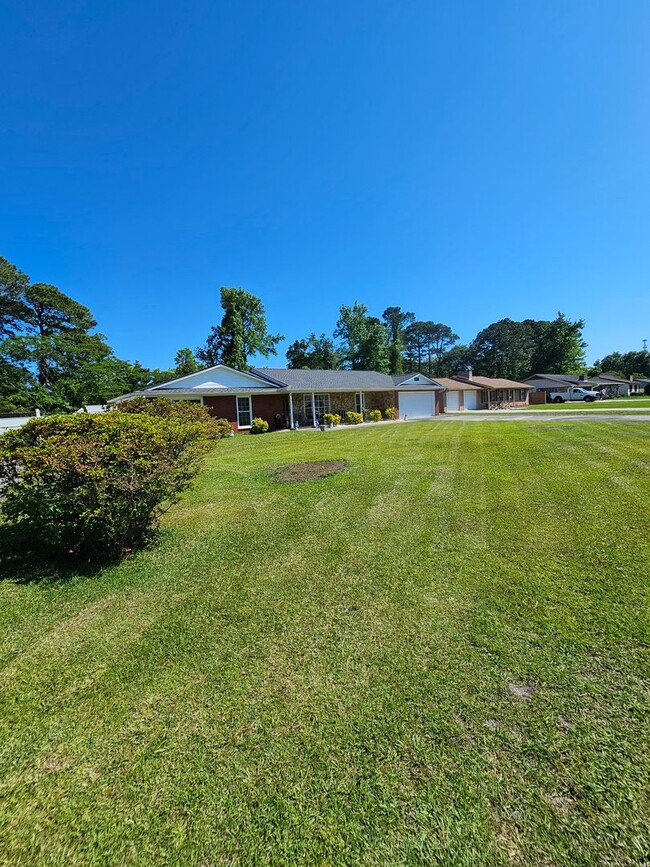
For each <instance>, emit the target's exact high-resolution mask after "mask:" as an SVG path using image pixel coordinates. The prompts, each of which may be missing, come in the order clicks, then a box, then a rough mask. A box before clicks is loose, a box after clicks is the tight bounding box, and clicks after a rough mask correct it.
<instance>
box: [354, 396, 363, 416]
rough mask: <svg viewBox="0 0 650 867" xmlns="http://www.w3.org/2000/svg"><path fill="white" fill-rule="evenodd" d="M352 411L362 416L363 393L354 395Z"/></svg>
mask: <svg viewBox="0 0 650 867" xmlns="http://www.w3.org/2000/svg"><path fill="white" fill-rule="evenodd" d="M354 411H355V412H360V413H361V414H362V415H363V392H362V391H358V392H357V393H356V394H355V395H354Z"/></svg>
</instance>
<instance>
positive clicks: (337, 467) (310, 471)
mask: <svg viewBox="0 0 650 867" xmlns="http://www.w3.org/2000/svg"><path fill="white" fill-rule="evenodd" d="M347 466H348V462H347V461H305V462H303V463H300V464H286V465H285V466H283V467H279V468H278V469H277V470H276V471H275V474H274V475H275V480H276V481H277V482H311V481H313V480H314V479H323V478H325V476H331V475H332V473H342V472H343V470H345V469H347Z"/></svg>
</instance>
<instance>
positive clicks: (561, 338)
mask: <svg viewBox="0 0 650 867" xmlns="http://www.w3.org/2000/svg"><path fill="white" fill-rule="evenodd" d="M523 324H528V325H529V328H530V329H531V331H532V335H533V343H534V346H533V351H532V354H531V360H530V369H529V370H528V373H573V374H577V373H580V372H581V371H582V370H583V369H584V365H585V349H586V347H587V344H586V343H585V341H584V340H583V339H582V330H583V328H584V327H585V323H584V320H582V319H576V321H575V322H572V321H571V320H570V319H567V317H566V316H565V315H564V314H563V313H558V315H557V317H556V318H555V319H553V320H552V321H550V322H544V321H537V322H536V321H529V320H527V321H526V322H525V323H523Z"/></svg>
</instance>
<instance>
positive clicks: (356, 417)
mask: <svg viewBox="0 0 650 867" xmlns="http://www.w3.org/2000/svg"><path fill="white" fill-rule="evenodd" d="M345 420H346V421H347V423H348V424H361V422H362V421H363V416H362V415H361V413H360V412H346V414H345Z"/></svg>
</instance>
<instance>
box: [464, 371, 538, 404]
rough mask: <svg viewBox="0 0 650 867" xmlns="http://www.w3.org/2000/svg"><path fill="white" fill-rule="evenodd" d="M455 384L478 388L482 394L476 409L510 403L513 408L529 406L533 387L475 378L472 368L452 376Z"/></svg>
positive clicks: (499, 380) (521, 383)
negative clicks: (529, 395)
mask: <svg viewBox="0 0 650 867" xmlns="http://www.w3.org/2000/svg"><path fill="white" fill-rule="evenodd" d="M452 380H454V381H455V382H462V383H465V384H469V385H474V386H477V387H478V388H479V389H480V393H479V395H478V397H477V398H475V399H474V398H472V400H476V401H477V403H478V406H477V407H476V409H489V407H490V406H491V405H493V404H498V403H509V404H510V405H511V406H527V405H528V394H529V392H530V391H531V390H532V388H533V386H532V385H530V384H528V383H526V382H517V381H516V380H514V379H498V378H493V377H490V376H474V374H473V372H472V370H471V368H468V369H467V370H461V371H459V372H458V373H457V374H456V376H452Z"/></svg>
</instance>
